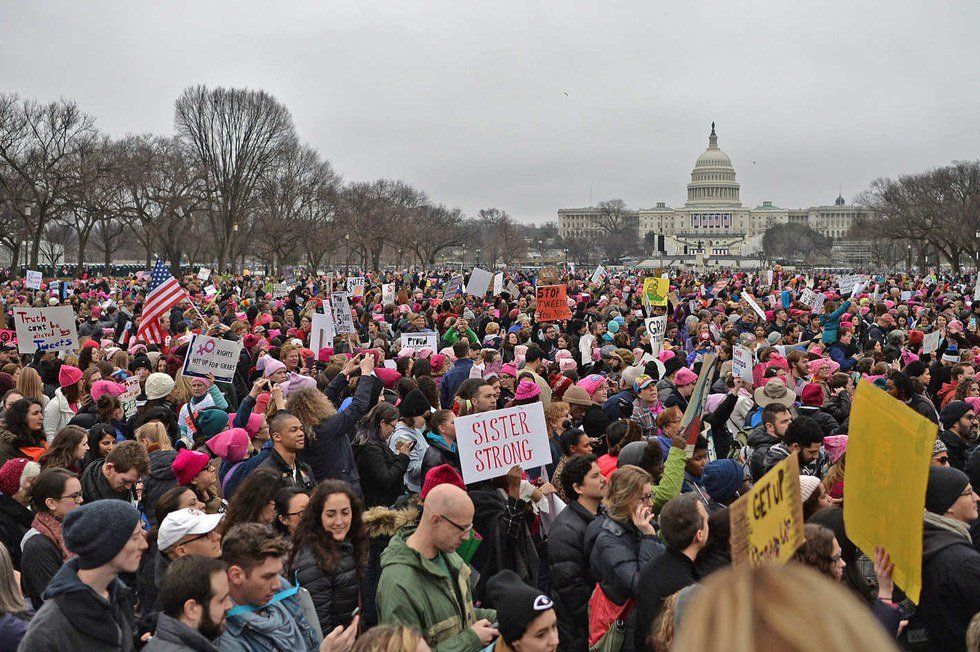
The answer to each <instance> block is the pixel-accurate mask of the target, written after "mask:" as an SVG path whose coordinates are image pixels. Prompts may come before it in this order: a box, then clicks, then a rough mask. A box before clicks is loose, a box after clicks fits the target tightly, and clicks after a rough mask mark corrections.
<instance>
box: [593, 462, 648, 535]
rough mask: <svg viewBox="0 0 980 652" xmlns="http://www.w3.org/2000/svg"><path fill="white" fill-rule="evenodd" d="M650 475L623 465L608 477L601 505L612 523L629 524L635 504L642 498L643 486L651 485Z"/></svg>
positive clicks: (635, 467)
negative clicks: (607, 484)
mask: <svg viewBox="0 0 980 652" xmlns="http://www.w3.org/2000/svg"><path fill="white" fill-rule="evenodd" d="M652 483H653V478H652V477H650V474H649V473H647V472H646V471H644V470H643V469H641V468H640V467H638V466H633V465H632V464H624V465H623V466H621V467H619V468H618V469H616V470H615V471H614V472H613V474H612V475H611V476H609V486H608V488H607V490H606V497H605V498H603V499H602V504H603V506H604V507H605V508H606V515H607V516H609V518H611V519H612V520H614V521H622V522H626V523H629V522H631V519H632V517H633V509H634V507H635V506H636V503H637V502H638V501H639V500H640V499H641V498H642V497H643V486H644V485H646V484H652Z"/></svg>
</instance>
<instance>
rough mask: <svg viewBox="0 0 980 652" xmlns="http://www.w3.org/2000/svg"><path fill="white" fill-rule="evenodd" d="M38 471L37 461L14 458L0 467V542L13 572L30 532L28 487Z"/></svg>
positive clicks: (31, 518) (32, 517)
mask: <svg viewBox="0 0 980 652" xmlns="http://www.w3.org/2000/svg"><path fill="white" fill-rule="evenodd" d="M40 472H41V467H40V466H38V464H37V462H34V461H31V460H28V459H26V458H23V457H15V458H13V459H11V460H7V461H6V462H4V464H3V467H2V468H0V543H3V545H4V546H6V548H7V550H8V551H9V552H10V560H11V561H12V562H13V565H14V570H17V571H19V570H20V556H21V548H20V543H21V540H22V539H23V538H24V535H25V534H27V531H28V530H30V529H31V523H32V522H33V521H34V512H32V511H31V510H30V509H29V508H28V505H29V504H30V495H31V484H32V483H33V482H34V478H36V477H37V475H38V474H39V473H40Z"/></svg>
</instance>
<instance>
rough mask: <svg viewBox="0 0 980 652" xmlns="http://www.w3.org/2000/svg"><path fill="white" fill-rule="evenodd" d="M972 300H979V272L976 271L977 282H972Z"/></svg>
mask: <svg viewBox="0 0 980 652" xmlns="http://www.w3.org/2000/svg"><path fill="white" fill-rule="evenodd" d="M973 300H974V301H980V273H977V282H976V283H974V284H973Z"/></svg>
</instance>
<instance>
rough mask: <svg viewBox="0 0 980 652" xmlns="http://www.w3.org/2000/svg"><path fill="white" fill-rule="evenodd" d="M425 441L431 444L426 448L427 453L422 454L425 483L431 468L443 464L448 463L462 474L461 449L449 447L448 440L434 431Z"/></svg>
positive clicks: (423, 480) (423, 479)
mask: <svg viewBox="0 0 980 652" xmlns="http://www.w3.org/2000/svg"><path fill="white" fill-rule="evenodd" d="M425 441H426V442H427V443H428V444H429V447H428V448H426V449H425V455H423V456H422V482H423V483H425V476H426V475H428V473H429V470H430V469H434V468H435V467H437V466H442V465H443V464H448V465H449V466H451V467H453V468H454V469H456V471H458V472H459V473H460V475H462V470H461V469H460V464H459V450H453V449H451V448H449V446H447V445H446V441H445V440H444V439H443V438H442V437H440V436H439V435H437V434H436V433H433V432H430V433H429V434H427V435H426V436H425Z"/></svg>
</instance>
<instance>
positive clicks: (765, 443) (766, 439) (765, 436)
mask: <svg viewBox="0 0 980 652" xmlns="http://www.w3.org/2000/svg"><path fill="white" fill-rule="evenodd" d="M781 441H782V439H780V438H779V437H776V436H775V435H770V434H769V432H768V431H767V430H766V424H764V423H761V424H759V425H758V426H756V428H755V429H753V430H752V432H750V433H749V438H748V445H749V448H751V449H752V452H751V453H750V454H749V471H751V473H752V479H753V480H758V479H759V478H761V477H762V474H763V473H765V468H764V466H763V462H764V461H765V459H766V453H768V452H769V449H770V448H771V447H772V446H773V445H774V444H778V443H779V442H781Z"/></svg>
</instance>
